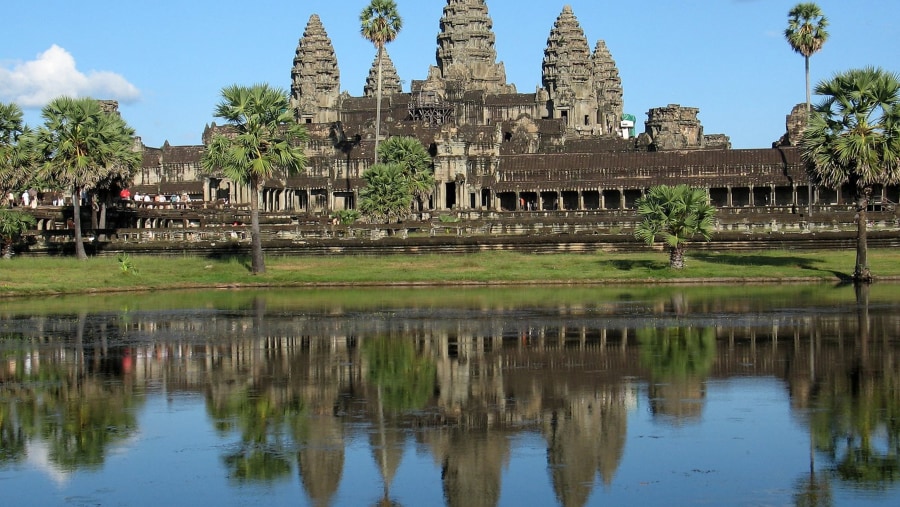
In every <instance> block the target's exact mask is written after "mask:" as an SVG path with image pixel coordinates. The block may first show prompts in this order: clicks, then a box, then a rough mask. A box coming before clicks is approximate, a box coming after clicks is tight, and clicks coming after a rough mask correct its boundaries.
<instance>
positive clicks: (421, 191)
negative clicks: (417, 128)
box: [378, 136, 434, 208]
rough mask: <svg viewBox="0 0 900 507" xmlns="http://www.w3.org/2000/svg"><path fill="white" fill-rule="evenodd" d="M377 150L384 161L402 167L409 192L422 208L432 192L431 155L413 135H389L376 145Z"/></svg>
mask: <svg viewBox="0 0 900 507" xmlns="http://www.w3.org/2000/svg"><path fill="white" fill-rule="evenodd" d="M378 152H379V156H380V158H381V160H382V161H384V162H385V163H388V164H390V163H396V164H400V165H401V166H402V167H403V169H404V172H405V174H406V180H407V187H408V189H409V192H410V194H411V195H412V197H413V198H414V199H416V200H417V201H418V202H419V207H420V208H423V207H424V205H425V203H426V202H427V201H428V198H429V197H431V194H432V193H434V172H433V171H432V170H431V163H432V162H431V156H430V155H429V154H428V152H427V151H426V150H425V147H424V146H422V143H421V142H419V140H418V139H416V138H415V137H404V136H396V137H390V138H388V139H387V140H385V142H384V143H383V144H381V145H380V146H379V147H378Z"/></svg>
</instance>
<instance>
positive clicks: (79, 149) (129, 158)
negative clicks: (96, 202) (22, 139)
mask: <svg viewBox="0 0 900 507" xmlns="http://www.w3.org/2000/svg"><path fill="white" fill-rule="evenodd" d="M41 115H42V117H43V119H44V125H42V126H41V127H39V128H38V129H37V132H36V134H35V136H36V137H35V140H34V142H35V149H36V153H37V157H38V163H39V164H40V165H39V166H38V173H39V174H38V175H39V176H40V177H42V178H44V179H46V180H50V181H54V182H56V183H57V184H58V185H60V186H61V187H64V188H68V189H69V190H70V191H71V192H72V205H73V209H74V221H75V254H76V255H77V256H78V258H79V259H87V254H86V253H85V250H84V240H83V238H82V233H81V199H80V197H81V193H82V192H90V191H92V190H94V189H95V188H97V187H98V186H100V185H103V184H104V182H105V181H107V180H110V179H115V178H121V179H130V178H131V176H132V175H133V173H134V171H135V170H137V168H138V167H140V164H141V152H140V151H139V150H137V149H135V141H134V130H133V129H132V128H131V127H129V126H128V124H127V123H126V122H125V120H123V119H122V118H121V116H119V115H118V114H116V113H110V112H105V111H103V110H102V109H101V108H100V104H99V103H98V102H97V101H96V100H94V99H91V98H80V99H74V98H71V97H59V98H57V99H54V100H53V101H51V102H50V103H49V104H48V105H47V106H45V107H44V109H43V111H42V112H41Z"/></svg>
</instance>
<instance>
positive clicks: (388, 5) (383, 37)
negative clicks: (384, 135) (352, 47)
mask: <svg viewBox="0 0 900 507" xmlns="http://www.w3.org/2000/svg"><path fill="white" fill-rule="evenodd" d="M359 22H360V25H361V28H360V33H361V34H362V36H363V37H364V38H365V39H366V40H368V41H369V42H371V43H372V44H374V45H375V48H376V49H377V50H378V91H377V97H376V102H375V104H376V105H375V163H376V164H377V163H378V138H379V136H380V135H381V58H382V55H383V54H384V46H385V44H388V43H390V42H393V41H394V39H396V38H397V34H398V33H400V29H401V28H403V20H402V19H400V14H399V13H398V12H397V4H396V3H395V2H394V0H372V2H371V3H369V5H367V6H366V7H365V8H364V9H363V10H362V13H360V15H359Z"/></svg>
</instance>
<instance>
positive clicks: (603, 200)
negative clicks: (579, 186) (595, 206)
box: [597, 188, 606, 209]
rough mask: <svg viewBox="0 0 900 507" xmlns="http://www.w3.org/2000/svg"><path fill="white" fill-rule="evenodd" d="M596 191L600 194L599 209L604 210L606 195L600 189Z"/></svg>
mask: <svg viewBox="0 0 900 507" xmlns="http://www.w3.org/2000/svg"><path fill="white" fill-rule="evenodd" d="M597 191H598V192H600V209H606V195H605V194H604V193H603V189H602V188H598V189H597Z"/></svg>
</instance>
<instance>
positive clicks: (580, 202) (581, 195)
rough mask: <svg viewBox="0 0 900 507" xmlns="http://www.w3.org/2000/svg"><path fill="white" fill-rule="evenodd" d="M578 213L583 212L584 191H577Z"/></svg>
mask: <svg viewBox="0 0 900 507" xmlns="http://www.w3.org/2000/svg"><path fill="white" fill-rule="evenodd" d="M578 211H584V189H580V190H578Z"/></svg>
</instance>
